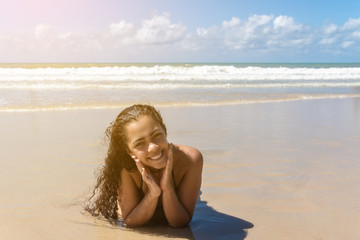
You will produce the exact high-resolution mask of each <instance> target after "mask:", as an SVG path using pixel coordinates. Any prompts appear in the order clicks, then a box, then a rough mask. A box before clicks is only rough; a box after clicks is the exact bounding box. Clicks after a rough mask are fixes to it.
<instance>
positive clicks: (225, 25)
mask: <svg viewBox="0 0 360 240" xmlns="http://www.w3.org/2000/svg"><path fill="white" fill-rule="evenodd" d="M239 24H240V19H239V18H237V17H232V18H231V20H230V21H224V22H223V23H222V27H223V28H228V27H234V26H236V25H239Z"/></svg>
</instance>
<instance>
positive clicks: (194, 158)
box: [176, 145, 203, 165]
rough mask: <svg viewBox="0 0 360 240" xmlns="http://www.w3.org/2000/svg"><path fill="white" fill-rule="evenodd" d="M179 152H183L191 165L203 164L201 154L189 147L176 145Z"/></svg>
mask: <svg viewBox="0 0 360 240" xmlns="http://www.w3.org/2000/svg"><path fill="white" fill-rule="evenodd" d="M176 146H177V147H178V148H179V150H180V151H182V152H184V153H185V154H186V155H187V156H188V157H189V160H190V162H191V163H192V164H201V165H202V163H203V156H202V154H201V152H200V151H199V150H198V149H196V148H194V147H191V146H185V145H176Z"/></svg>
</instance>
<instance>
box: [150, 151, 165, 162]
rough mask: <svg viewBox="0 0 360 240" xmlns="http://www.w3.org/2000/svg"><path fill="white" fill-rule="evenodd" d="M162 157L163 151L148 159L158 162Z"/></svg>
mask: <svg viewBox="0 0 360 240" xmlns="http://www.w3.org/2000/svg"><path fill="white" fill-rule="evenodd" d="M162 155H163V151H161V152H160V153H159V154H158V155H156V156H154V157H149V159H150V160H153V161H154V160H158V159H160V158H161V157H162Z"/></svg>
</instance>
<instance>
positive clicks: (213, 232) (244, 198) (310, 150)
mask: <svg viewBox="0 0 360 240" xmlns="http://www.w3.org/2000/svg"><path fill="white" fill-rule="evenodd" d="M150 103H151V102H150ZM154 105H155V106H157V105H156V104H154ZM158 108H159V109H160V112H161V113H162V115H163V118H164V121H165V123H166V124H167V128H168V139H169V141H171V142H173V143H178V144H184V145H190V146H194V147H196V148H198V149H199V150H200V151H201V152H202V154H203V156H204V169H203V179H202V187H201V195H200V197H199V201H198V204H197V207H196V209H195V213H194V218H193V220H192V222H191V224H190V225H189V227H187V228H182V229H174V228H170V227H165V226H155V227H142V228H137V229H127V228H125V227H124V226H122V225H121V224H120V223H119V225H118V226H111V225H110V224H109V223H107V222H105V221H101V220H98V219H95V218H93V217H91V216H89V215H88V214H85V213H84V211H83V210H82V207H81V203H82V202H83V201H84V199H85V196H88V194H89V191H90V188H91V187H92V186H93V185H94V184H95V176H94V171H95V170H96V169H97V168H99V167H100V166H101V164H102V162H103V159H104V157H105V154H106V151H107V149H106V144H105V142H104V136H105V134H104V132H105V129H106V127H107V126H108V125H109V123H110V122H111V121H113V120H114V119H115V118H116V116H117V114H118V113H119V112H120V111H121V109H122V108H116V107H113V108H104V109H91V108H90V109H73V110H71V109H70V110H69V109H67V110H44V111H40V110H36V111H10V112H9V111H3V112H0V129H1V133H2V134H1V135H2V136H1V138H0V146H1V151H0V159H1V160H0V161H1V163H2V168H0V179H1V181H0V182H1V185H0V186H1V199H0V217H1V222H2V224H0V236H1V239H6V240H7V239H9V240H12V239H21V238H26V239H29V240H35V239H77V240H78V239H90V240H92V239H100V240H107V239H154V238H158V239H164V238H173V239H211V238H212V239H245V238H246V239H293V240H296V239H326V240H331V239H334V240H335V239H350V240H352V239H354V240H355V239H359V238H360V229H359V226H360V202H359V199H360V190H359V188H358V186H359V185H360V162H359V155H360V98H358V97H346V98H335V99H331V98H330V99H317V100H316V99H312V100H306V99H302V100H291V99H288V100H287V101H269V102H258V103H248V104H245V103H242V104H223V105H213V106H175V105H174V106H165V105H161V104H159V106H158Z"/></svg>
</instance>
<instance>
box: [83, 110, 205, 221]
mask: <svg viewBox="0 0 360 240" xmlns="http://www.w3.org/2000/svg"><path fill="white" fill-rule="evenodd" d="M106 135H107V137H108V139H109V140H110V141H109V149H108V154H107V157H106V159H105V165H104V166H103V168H102V169H101V171H100V173H99V176H98V179H97V185H96V186H95V189H94V191H93V196H92V197H90V199H89V201H90V204H89V205H88V206H87V207H86V210H87V211H89V212H90V213H92V214H93V215H99V214H100V213H101V214H102V215H103V216H104V217H106V218H107V219H109V220H112V221H115V220H116V219H117V218H118V217H119V218H122V221H123V222H124V223H125V224H126V225H127V226H131V227H135V226H142V225H144V224H146V223H148V222H152V221H155V220H156V219H157V218H159V216H160V217H161V216H163V218H164V219H165V220H166V221H167V223H168V224H169V225H170V226H173V227H183V226H186V225H188V224H189V223H190V221H191V218H192V216H193V212H194V209H195V204H196V201H197V198H198V195H199V191H200V186H201V173H202V164H203V159H202V155H201V153H200V152H199V151H198V150H196V149H195V148H192V147H189V146H183V145H175V144H169V143H168V141H167V138H166V136H167V132H166V126H165V124H164V123H163V120H162V117H161V115H160V113H159V112H158V111H157V110H156V109H155V108H153V107H152V106H149V105H133V106H131V107H128V108H126V109H124V110H123V111H122V112H121V113H120V114H119V116H118V117H117V118H116V120H115V121H114V122H112V123H111V125H110V127H109V128H108V129H107V131H106ZM94 196H96V197H95V200H93V202H91V201H92V199H93V198H94Z"/></svg>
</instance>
